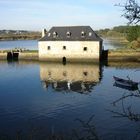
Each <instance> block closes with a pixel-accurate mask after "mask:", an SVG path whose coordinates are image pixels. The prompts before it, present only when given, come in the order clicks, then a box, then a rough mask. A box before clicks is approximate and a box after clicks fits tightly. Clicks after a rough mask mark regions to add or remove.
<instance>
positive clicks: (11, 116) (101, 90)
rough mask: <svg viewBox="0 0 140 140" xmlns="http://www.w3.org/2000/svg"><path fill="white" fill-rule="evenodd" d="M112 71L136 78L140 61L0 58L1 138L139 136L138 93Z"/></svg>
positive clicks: (139, 74) (129, 138) (139, 76)
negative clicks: (101, 62)
mask: <svg viewBox="0 0 140 140" xmlns="http://www.w3.org/2000/svg"><path fill="white" fill-rule="evenodd" d="M113 75H115V76H119V77H122V78H125V79H126V77H127V76H128V75H129V77H130V78H131V79H132V80H134V81H140V65H139V64H137V65H134V64H132V65H131V64H130V63H129V64H125V65H123V66H122V65H118V64H117V65H116V64H110V66H108V67H106V66H102V65H97V64H96V65H93V64H66V65H62V64H59V63H56V64H53V63H38V62H22V61H20V62H15V63H7V62H2V61H1V62H0V139H17V137H18V138H22V139H43V140H44V139H49V138H55V137H57V138H60V136H61V138H62V137H63V138H64V139H70V138H72V139H78V138H81V137H84V138H85V139H86V138H87V137H89V136H90V137H91V138H93V137H95V138H96V139H97V138H98V139H99V140H114V139H115V140H116V139H117V140H122V139H127V140H132V139H134V138H136V136H137V139H139V138H140V135H139V131H140V127H139V126H140V110H139V106H140V93H139V91H137V90H136V91H129V90H126V89H124V88H119V87H116V86H113V84H114V80H113V78H112V77H113ZM91 126H92V127H91ZM86 130H87V131H86Z"/></svg>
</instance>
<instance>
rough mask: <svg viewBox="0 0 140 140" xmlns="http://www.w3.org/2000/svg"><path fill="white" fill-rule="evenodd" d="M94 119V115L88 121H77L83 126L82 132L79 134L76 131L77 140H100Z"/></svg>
mask: <svg viewBox="0 0 140 140" xmlns="http://www.w3.org/2000/svg"><path fill="white" fill-rule="evenodd" d="M93 117H94V115H92V116H91V117H90V118H89V119H88V120H87V121H83V120H81V119H76V121H78V122H80V124H81V130H80V132H79V133H78V132H77V131H76V130H74V134H75V136H76V139H77V140H99V137H98V135H97V132H96V128H95V126H94V124H93V122H92V121H93Z"/></svg>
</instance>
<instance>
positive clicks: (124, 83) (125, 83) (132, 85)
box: [113, 76, 139, 88]
mask: <svg viewBox="0 0 140 140" xmlns="http://www.w3.org/2000/svg"><path fill="white" fill-rule="evenodd" d="M113 78H114V80H115V83H116V84H117V85H121V86H125V87H128V88H138V84H139V83H138V82H134V81H132V80H130V79H128V80H126V79H122V78H119V77H116V76H113Z"/></svg>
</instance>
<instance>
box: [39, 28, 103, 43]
mask: <svg viewBox="0 0 140 140" xmlns="http://www.w3.org/2000/svg"><path fill="white" fill-rule="evenodd" d="M39 41H102V39H101V38H100V37H99V36H98V35H97V34H96V33H95V32H94V31H93V30H92V28H91V27H90V26H64V27H52V28H51V29H50V30H49V31H48V32H47V34H46V35H45V36H44V37H42V38H41V39H40V40H39Z"/></svg>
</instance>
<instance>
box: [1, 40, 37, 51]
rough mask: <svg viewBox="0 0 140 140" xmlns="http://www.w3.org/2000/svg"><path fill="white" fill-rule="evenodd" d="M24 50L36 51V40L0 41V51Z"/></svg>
mask: <svg viewBox="0 0 140 140" xmlns="http://www.w3.org/2000/svg"><path fill="white" fill-rule="evenodd" d="M14 48H26V49H30V50H37V49H38V41H37V40H15V41H0V50H6V49H14Z"/></svg>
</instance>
